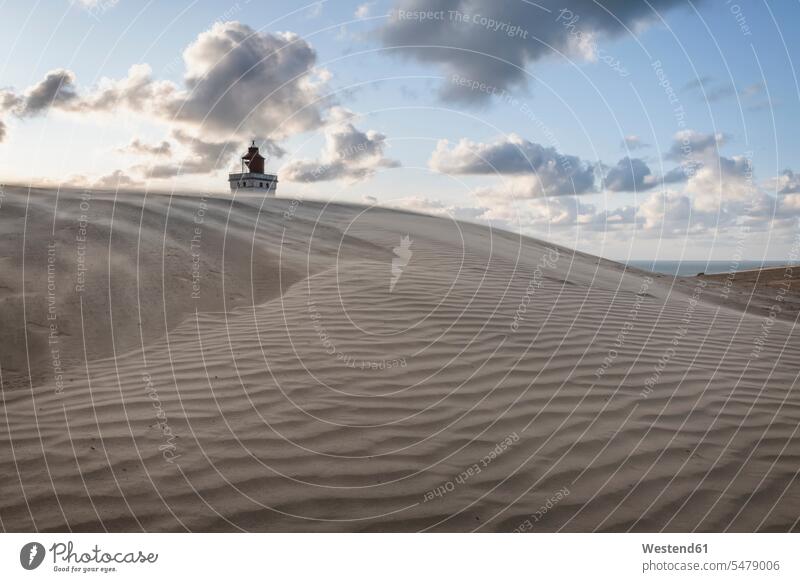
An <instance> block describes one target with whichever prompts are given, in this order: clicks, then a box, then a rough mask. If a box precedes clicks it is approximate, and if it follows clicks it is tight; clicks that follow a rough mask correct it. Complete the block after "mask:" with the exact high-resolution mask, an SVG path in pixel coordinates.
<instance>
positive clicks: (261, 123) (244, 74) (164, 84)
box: [0, 22, 331, 152]
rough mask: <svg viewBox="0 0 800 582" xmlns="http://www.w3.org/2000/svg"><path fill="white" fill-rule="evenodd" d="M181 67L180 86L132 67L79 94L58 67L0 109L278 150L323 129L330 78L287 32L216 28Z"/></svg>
mask: <svg viewBox="0 0 800 582" xmlns="http://www.w3.org/2000/svg"><path fill="white" fill-rule="evenodd" d="M183 61H184V65H185V69H186V70H185V75H184V82H183V87H179V86H178V85H176V84H174V83H172V82H169V81H156V80H154V79H153V77H152V70H151V68H150V67H149V66H148V65H146V64H138V65H134V66H132V67H131V68H130V70H129V71H128V74H127V76H126V77H125V78H123V79H119V80H113V79H103V80H101V81H100V83H98V85H97V86H96V87H93V88H91V89H89V90H87V91H85V92H84V93H83V94H81V95H79V94H78V91H77V90H76V88H75V75H74V73H72V72H71V71H67V70H64V69H59V70H56V71H51V72H50V73H48V74H47V76H46V77H45V79H44V80H43V81H42V82H40V83H39V84H37V85H35V86H33V87H30V88H28V89H27V90H26V91H25V92H24V93H22V94H16V93H14V92H11V91H4V92H2V93H0V106H2V108H3V109H5V110H10V111H12V112H13V113H15V114H16V115H17V116H19V117H31V116H33V115H36V114H38V113H41V112H43V111H44V110H45V109H47V108H50V107H52V108H57V109H62V110H65V111H69V112H72V113H75V114H94V113H98V112H101V113H115V112H117V111H118V110H119V109H120V108H125V109H127V110H130V111H134V112H136V113H139V114H144V115H147V116H149V117H151V118H153V119H155V120H157V121H160V122H162V123H166V124H168V125H170V126H175V125H179V126H182V127H183V128H184V129H186V130H190V131H193V132H195V133H199V132H202V133H203V135H205V136H208V137H209V138H211V139H217V140H222V139H230V138H231V136H236V137H238V138H240V139H248V140H249V139H250V138H251V137H252V136H254V135H255V136H262V139H265V140H267V141H268V143H267V144H266V145H267V147H268V148H270V149H271V150H272V151H274V152H277V151H279V148H278V146H277V145H276V141H277V140H280V139H284V138H286V137H288V136H291V135H294V134H296V133H300V132H303V131H308V130H313V129H317V128H319V127H321V126H322V124H323V121H322V117H323V112H324V111H325V110H327V109H328V108H329V107H330V105H331V103H330V102H329V101H328V100H326V99H324V98H322V97H321V95H320V88H321V87H322V86H323V85H324V83H325V82H326V81H327V79H328V78H329V74H328V73H327V72H326V71H325V70H318V69H317V68H316V67H315V64H316V52H315V51H314V49H313V48H312V47H311V45H310V44H308V43H307V42H306V41H305V40H303V39H301V38H300V37H299V36H297V35H296V34H293V33H289V32H285V33H277V34H271V33H259V32H256V31H255V30H253V29H252V28H250V27H249V26H246V25H244V24H241V23H239V22H224V23H220V22H218V23H216V24H214V25H213V26H212V27H211V29H210V30H207V31H205V32H202V33H200V34H199V35H198V37H197V39H196V40H195V41H194V42H192V43H191V44H190V45H189V46H188V47H187V48H186V50H185V51H184V52H183Z"/></svg>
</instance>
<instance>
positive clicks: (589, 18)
mask: <svg viewBox="0 0 800 582" xmlns="http://www.w3.org/2000/svg"><path fill="white" fill-rule="evenodd" d="M682 5H685V2H684V1H683V0H658V1H654V0H651V2H650V3H649V5H648V3H647V2H630V1H626V0H609V1H606V2H603V3H599V2H595V1H594V0H539V1H538V2H537V3H535V4H534V3H532V2H519V1H498V0H397V1H396V2H395V4H394V8H393V9H392V11H391V13H390V18H389V20H388V22H387V23H386V24H385V25H384V27H383V28H382V29H381V30H380V31H379V35H380V38H381V41H382V42H383V44H384V46H386V47H392V48H396V49H397V50H398V52H399V54H401V55H404V56H410V57H413V58H415V59H417V60H419V61H422V62H425V63H434V64H438V65H441V66H442V67H443V68H444V69H445V72H446V73H448V74H456V75H459V76H461V77H464V78H466V79H471V80H475V81H480V82H482V83H485V84H486V85H487V86H491V87H494V88H496V89H497V90H506V89H509V88H511V87H514V86H524V85H525V84H526V79H527V77H526V75H525V73H524V69H525V67H526V66H527V65H529V64H530V63H532V62H534V61H537V60H539V59H540V58H542V57H545V56H548V55H552V54H553V49H557V50H559V51H561V52H564V53H569V54H575V53H581V54H584V53H586V50H585V47H583V46H582V42H581V41H582V39H591V38H603V37H614V36H619V35H622V34H625V33H626V27H629V28H631V27H633V28H635V26H636V25H637V24H639V23H641V22H643V21H647V20H650V19H654V18H656V15H657V13H659V12H660V13H663V11H664V10H667V9H669V8H672V7H673V6H682ZM538 6H541V7H543V8H544V10H543V9H542V8H539V7H538ZM421 14H425V15H432V16H431V17H426V18H424V19H423V18H421V17H420V16H419V15H421ZM551 47H552V48H551ZM589 52H591V51H589ZM585 56H591V55H585ZM442 93H443V97H445V98H446V99H455V100H459V101H462V102H484V101H486V100H488V99H489V98H490V95H491V92H489V91H474V90H471V88H470V86H468V85H462V84H459V83H449V84H447V85H445V86H444V87H443V90H442Z"/></svg>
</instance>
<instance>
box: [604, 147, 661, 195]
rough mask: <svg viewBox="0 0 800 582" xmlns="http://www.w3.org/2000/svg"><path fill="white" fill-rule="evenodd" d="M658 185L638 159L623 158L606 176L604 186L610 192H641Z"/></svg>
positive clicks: (647, 167)
mask: <svg viewBox="0 0 800 582" xmlns="http://www.w3.org/2000/svg"><path fill="white" fill-rule="evenodd" d="M657 185H658V180H656V179H655V177H654V176H653V175H652V172H651V171H650V168H649V166H648V165H647V164H646V163H645V162H644V161H643V160H640V159H639V158H629V157H627V156H626V157H624V158H622V159H621V160H620V161H619V162H617V165H616V166H614V167H613V168H611V169H610V170H609V171H608V173H607V174H606V180H605V186H606V189H607V190H611V191H612V192H641V191H644V190H649V189H650V188H653V187H654V186H657Z"/></svg>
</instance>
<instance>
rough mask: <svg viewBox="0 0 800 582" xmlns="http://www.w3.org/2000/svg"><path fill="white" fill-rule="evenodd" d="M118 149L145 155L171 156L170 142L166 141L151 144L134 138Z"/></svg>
mask: <svg viewBox="0 0 800 582" xmlns="http://www.w3.org/2000/svg"><path fill="white" fill-rule="evenodd" d="M119 151H121V152H124V153H131V154H137V155H145V156H164V157H170V156H172V144H170V143H169V142H168V141H162V142H161V143H160V144H157V145H151V144H146V143H143V142H142V141H141V140H139V139H134V140H133V141H131V143H129V144H128V145H127V146H125V147H123V148H120V149H119Z"/></svg>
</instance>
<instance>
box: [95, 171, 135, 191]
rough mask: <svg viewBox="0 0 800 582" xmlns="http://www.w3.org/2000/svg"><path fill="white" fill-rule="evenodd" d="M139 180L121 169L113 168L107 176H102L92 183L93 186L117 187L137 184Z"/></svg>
mask: <svg viewBox="0 0 800 582" xmlns="http://www.w3.org/2000/svg"><path fill="white" fill-rule="evenodd" d="M138 185H139V182H137V181H136V180H134V179H133V178H131V177H130V176H128V175H127V174H126V173H125V172H123V171H122V170H115V171H114V172H112V173H110V174H108V175H107V176H102V177H100V178H98V179H97V180H95V181H94V182H93V183H92V186H94V187H95V188H112V189H119V188H122V187H124V186H138Z"/></svg>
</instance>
